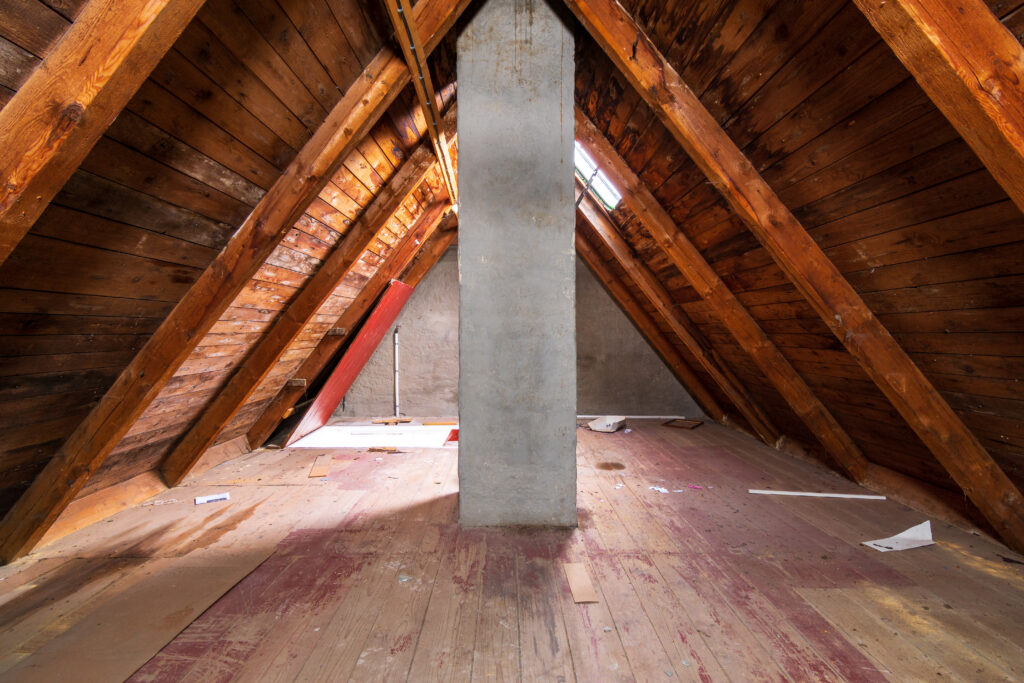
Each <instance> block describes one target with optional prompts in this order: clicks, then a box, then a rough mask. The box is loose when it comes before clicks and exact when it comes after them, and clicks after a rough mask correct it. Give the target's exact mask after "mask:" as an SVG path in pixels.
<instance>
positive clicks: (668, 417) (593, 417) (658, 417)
mask: <svg viewBox="0 0 1024 683" xmlns="http://www.w3.org/2000/svg"><path fill="white" fill-rule="evenodd" d="M605 415H611V413H604V414H602V415H577V416H576V419H577V420H587V419H589V420H596V419H597V418H599V417H604V416H605ZM616 415H622V414H621V413H616ZM622 417H624V418H626V419H628V420H700V419H704V416H703V415H699V416H697V417H686V416H685V415H622Z"/></svg>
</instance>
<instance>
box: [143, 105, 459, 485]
mask: <svg viewBox="0 0 1024 683" xmlns="http://www.w3.org/2000/svg"><path fill="white" fill-rule="evenodd" d="M452 115H453V117H454V112H453V114H452ZM434 168H436V162H435V161H434V159H433V156H432V153H431V150H430V147H429V145H421V146H420V147H418V148H417V149H416V151H415V152H413V154H412V155H411V156H410V157H409V159H408V160H407V161H406V162H405V163H404V164H402V166H401V168H400V169H399V170H398V172H397V173H396V174H395V176H394V177H393V178H392V179H391V182H389V183H388V185H387V186H385V188H384V189H383V190H382V191H381V193H380V194H378V195H377V197H375V198H374V200H373V202H372V203H371V204H370V206H369V207H367V209H366V211H364V212H363V214H362V216H360V217H359V219H358V220H357V221H356V222H355V223H354V224H353V225H352V226H351V228H350V229H349V232H348V233H347V234H346V235H345V237H344V238H343V239H342V240H341V241H340V242H339V243H338V244H337V245H336V246H335V248H334V250H333V251H332V252H331V253H330V255H329V256H328V257H327V259H326V260H325V261H324V262H323V264H321V266H320V267H319V268H318V269H317V271H316V273H314V274H313V277H311V278H310V279H309V281H308V282H306V284H305V285H303V287H302V289H301V291H300V292H299V294H298V295H297V296H296V297H295V299H294V300H293V301H291V302H290V303H289V304H288V307H287V308H286V309H285V310H284V312H283V313H282V314H281V315H280V316H279V317H278V319H277V320H276V321H275V322H274V325H273V326H272V327H271V328H270V329H269V330H268V331H267V333H266V334H264V335H263V336H262V337H261V338H260V340H259V341H258V342H257V343H256V345H255V346H254V347H253V348H252V350H251V351H250V352H249V353H248V354H247V355H246V357H245V360H244V361H243V362H242V363H241V364H240V365H239V366H238V369H237V370H235V372H234V373H233V374H232V375H231V378H230V379H229V380H228V382H227V384H225V385H224V386H223V387H222V388H221V389H220V390H218V392H217V394H216V395H215V396H214V398H213V399H212V400H211V401H210V402H208V403H207V405H206V406H205V407H204V409H203V411H202V412H201V413H200V415H199V417H198V418H197V419H196V420H195V422H193V424H192V426H191V427H190V428H189V430H188V431H187V432H186V433H185V435H184V436H183V437H182V438H181V440H180V441H178V443H177V444H176V445H175V447H174V448H173V449H172V450H171V452H170V453H168V455H167V457H166V458H165V459H164V461H163V463H162V464H161V466H160V472H161V474H162V475H163V478H164V481H165V482H167V485H168V486H177V485H178V484H179V483H180V482H181V480H182V479H184V478H185V475H187V474H188V472H189V471H190V470H191V469H192V466H193V465H194V464H195V463H196V462H197V461H198V460H199V457H200V456H201V455H202V454H203V453H204V452H205V451H206V449H207V448H209V447H210V445H212V444H213V441H214V439H216V438H217V435H218V434H219V433H220V430H221V429H223V427H224V425H226V424H227V423H228V422H229V421H230V420H231V418H232V417H234V415H235V414H236V413H237V412H238V410H239V409H240V408H241V407H242V406H243V405H244V404H245V402H246V400H247V399H248V398H249V397H250V396H251V395H252V393H253V392H254V391H255V390H256V388H257V387H258V386H259V384H260V382H261V381H263V379H264V378H265V377H266V376H267V374H268V373H269V372H270V371H271V370H272V369H273V368H274V366H275V365H276V364H277V361H278V360H279V359H280V358H281V354H283V353H284V352H285V351H286V350H287V348H288V345H289V344H291V343H292V341H293V340H294V339H295V338H296V337H297V336H298V335H299V334H300V333H301V332H302V330H303V329H304V328H305V327H306V325H307V324H308V323H309V321H310V320H312V318H313V316H314V315H316V313H317V311H318V310H319V309H320V307H321V306H322V305H323V304H324V302H325V301H327V299H328V298H329V297H330V296H331V293H332V292H333V291H334V289H335V288H336V287H337V286H338V283H339V282H341V281H342V280H343V279H344V278H345V276H346V275H348V273H349V272H350V271H351V270H352V267H353V266H354V265H355V264H356V263H357V262H358V260H359V257H360V255H361V254H362V253H363V252H364V251H365V250H366V249H367V247H369V246H370V245H371V244H372V243H373V241H374V240H375V239H376V235H377V232H378V231H379V230H380V229H381V228H382V227H384V225H385V224H386V223H387V222H388V221H389V220H391V218H392V217H393V216H394V215H395V212H396V211H398V209H400V208H401V207H402V205H403V204H404V203H405V201H406V199H408V197H409V195H410V194H412V193H413V192H414V191H415V190H416V188H417V187H419V186H420V184H421V183H422V182H423V179H424V178H425V177H426V176H427V174H428V173H429V172H430V171H431V170H432V169H434ZM437 220H438V221H439V220H440V215H438V216H437ZM414 229H415V228H414Z"/></svg>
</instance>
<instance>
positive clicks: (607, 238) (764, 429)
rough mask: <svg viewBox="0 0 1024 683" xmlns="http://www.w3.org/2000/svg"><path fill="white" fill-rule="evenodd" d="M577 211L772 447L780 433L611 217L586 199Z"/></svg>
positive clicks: (692, 353)
mask: <svg viewBox="0 0 1024 683" xmlns="http://www.w3.org/2000/svg"><path fill="white" fill-rule="evenodd" d="M577 212H578V214H579V215H580V216H582V218H583V219H584V220H585V221H586V223H587V225H589V226H590V229H591V230H593V232H594V234H595V235H596V236H597V237H598V239H600V240H601V242H602V243H603V244H604V245H605V247H607V248H608V250H609V251H611V252H612V255H613V256H614V257H615V260H616V261H618V263H619V265H620V266H621V267H622V269H623V270H624V271H625V272H626V275H627V276H629V278H630V279H631V280H632V281H633V283H634V284H636V286H637V288H638V289H639V290H640V291H641V292H643V295H644V296H645V297H646V298H647V300H648V301H650V303H651V305H652V306H653V307H654V309H655V310H656V311H657V312H658V315H660V316H661V319H662V320H664V321H665V323H666V324H667V325H668V326H669V328H671V330H672V333H673V334H675V336H676V338H677V339H679V341H680V342H681V343H682V344H683V346H685V347H686V349H687V350H688V351H689V352H690V354H691V355H692V356H693V358H694V360H696V361H697V362H698V363H699V364H700V366H701V367H702V368H704V371H705V372H707V373H708V375H710V376H711V379H712V380H714V382H715V383H716V384H717V385H718V388H719V389H721V390H722V393H723V394H725V395H726V396H727V397H728V398H729V400H730V401H731V402H732V404H733V405H734V406H735V407H736V410H737V411H739V413H740V415H742V416H743V418H744V419H745V420H746V421H747V422H748V423H749V424H750V426H751V428H752V429H753V430H754V431H755V432H756V433H757V435H758V436H760V437H761V439H762V440H763V441H764V442H765V443H767V444H768V445H770V446H772V447H774V446H775V444H776V443H778V440H779V437H780V436H781V434H780V433H779V430H778V429H777V428H776V427H775V425H774V424H772V421H771V419H770V418H769V417H768V416H767V415H765V414H764V411H763V410H761V408H760V407H759V406H758V405H757V403H756V402H755V401H754V400H753V399H752V398H751V397H750V396H749V395H748V394H747V392H746V390H744V388H743V386H742V384H741V383H740V381H739V380H738V379H737V378H736V376H735V375H734V374H733V373H732V372H731V371H730V370H729V368H728V367H727V366H726V365H725V363H723V362H722V360H721V359H720V358H717V357H716V356H715V354H714V352H713V351H712V349H711V348H710V346H709V345H708V343H707V342H706V341H705V340H704V338H703V335H701V333H700V331H699V330H698V329H697V328H696V326H695V325H694V324H693V322H692V321H691V320H690V319H689V318H688V317H687V316H686V313H685V312H683V311H682V310H681V309H679V308H678V307H677V306H676V305H675V302H673V301H672V297H671V295H670V294H669V293H668V291H667V290H666V289H665V287H664V286H663V285H662V284H661V282H660V281H659V280H658V278H656V277H655V276H654V273H652V272H651V271H650V269H649V268H648V267H647V266H646V265H645V264H644V263H643V262H641V261H640V259H639V258H638V257H637V256H636V254H634V253H633V249H632V247H630V246H629V244H628V243H627V242H626V240H625V239H623V237H622V235H620V234H619V231H618V229H617V228H616V227H615V225H614V223H612V220H611V218H609V217H608V215H607V214H606V213H605V212H604V210H603V209H602V208H600V207H599V206H598V205H597V202H595V201H594V200H593V199H591V198H590V197H589V196H588V197H585V198H584V199H583V201H581V202H580V205H579V207H578V209H577Z"/></svg>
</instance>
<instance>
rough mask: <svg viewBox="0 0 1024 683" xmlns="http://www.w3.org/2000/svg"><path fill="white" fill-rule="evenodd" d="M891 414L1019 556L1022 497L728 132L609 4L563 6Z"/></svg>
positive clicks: (580, 1) (1023, 543)
mask: <svg viewBox="0 0 1024 683" xmlns="http://www.w3.org/2000/svg"><path fill="white" fill-rule="evenodd" d="M566 4H567V5H568V6H569V7H570V8H571V9H572V11H573V12H574V13H575V14H576V16H577V17H578V18H579V19H580V21H581V22H582V23H583V25H584V26H585V27H586V28H587V30H588V31H589V32H590V33H591V35H592V36H593V37H594V38H595V39H596V40H597V42H598V43H599V44H600V45H601V46H602V47H603V48H604V50H605V52H606V53H607V54H608V56H609V57H610V58H611V59H612V61H613V62H614V63H615V64H616V65H617V66H618V67H619V69H620V70H621V71H622V73H623V74H624V75H625V76H626V78H627V79H628V80H629V81H630V82H631V83H632V84H633V86H634V88H636V90H637V92H638V93H639V94H640V96H641V97H643V98H644V100H645V101H646V102H647V103H648V105H650V106H651V107H652V109H653V110H654V111H655V112H656V113H657V114H658V116H659V117H660V118H661V120H662V121H663V122H664V123H665V125H666V126H667V128H668V129H669V131H670V132H671V133H672V134H673V136H674V137H675V138H676V140H677V141H678V142H679V144H680V145H682V146H683V148H684V149H685V150H686V151H687V153H688V154H689V155H690V157H691V158H692V159H693V160H694V162H695V163H696V164H697V165H698V166H699V167H700V169H701V170H702V171H703V172H704V174H705V175H706V176H707V177H708V179H709V180H711V182H712V183H713V184H714V185H715V187H716V188H717V189H718V190H719V192H721V193H722V196H723V197H725V199H726V201H728V203H729V205H730V206H731V207H732V209H733V211H735V212H736V214H737V215H738V216H739V217H740V218H742V219H743V220H744V222H746V224H747V226H748V227H749V228H750V231H751V232H752V233H753V234H754V235H755V236H756V237H757V238H758V240H760V242H761V244H763V245H764V247H765V248H766V249H767V251H768V253H769V254H771V256H772V258H773V259H774V260H775V262H776V263H777V264H778V265H779V267H780V268H781V269H782V271H783V272H784V273H786V275H787V276H788V277H789V279H790V280H791V281H792V282H793V284H794V285H796V287H797V289H798V290H799V291H800V292H801V293H802V294H803V295H804V297H806V299H807V301H808V302H809V303H810V304H811V306H812V307H813V308H814V309H815V311H817V313H818V315H820V316H821V318H822V320H824V321H825V324H827V325H828V326H829V328H830V329H831V330H832V332H833V333H834V334H835V335H836V337H837V338H838V339H839V340H840V341H841V342H842V343H843V344H844V345H845V346H846V348H847V350H849V352H850V354H851V355H853V357H854V358H856V359H857V361H858V362H859V363H860V365H861V367H862V368H864V371H865V372H866V373H867V374H868V376H869V377H871V379H872V380H873V381H874V382H875V383H876V384H877V385H878V387H879V388H880V389H881V390H882V392H883V393H884V394H885V395H886V397H888V399H889V401H890V402H891V403H892V404H893V406H894V407H895V408H896V410H898V411H899V413H900V414H901V415H902V416H903V418H904V419H905V420H906V421H907V424H909V425H910V427H911V428H912V429H913V430H914V431H915V432H916V433H917V435H918V436H919V437H920V438H921V440H922V441H923V442H924V443H925V444H926V445H927V446H928V448H929V449H930V450H931V452H932V453H933V454H934V455H935V457H936V459H938V461H939V462H940V463H942V465H943V466H944V467H945V468H946V471H947V472H948V473H949V474H950V476H951V477H952V478H953V480H954V481H956V482H957V484H958V485H959V486H960V487H961V488H962V489H963V491H964V493H965V494H967V496H968V497H969V498H970V499H971V501H972V502H973V503H974V504H975V505H976V506H977V507H978V509H979V510H981V511H982V513H983V514H984V515H985V517H986V519H988V520H989V522H990V523H991V524H992V526H993V527H994V528H995V529H996V531H997V532H998V533H999V535H1000V536H1001V537H1002V539H1003V540H1004V541H1005V542H1006V543H1007V545H1009V546H1010V547H1012V548H1014V549H1015V550H1019V551H1024V499H1022V497H1021V493H1020V491H1019V490H1018V489H1017V487H1016V486H1015V485H1014V484H1013V482H1011V481H1010V479H1009V478H1008V477H1007V476H1006V473H1005V472H1003V471H1002V469H1000V467H999V465H998V464H996V462H995V460H993V459H992V456H991V455H989V453H988V452H987V451H986V450H985V448H984V447H983V446H982V445H981V443H980V442H979V441H978V439H977V437H975V436H974V434H972V433H971V431H970V430H969V429H967V427H966V426H965V425H964V423H963V421H962V420H961V419H960V417H959V416H958V415H957V414H956V412H954V411H953V409H952V408H950V407H949V404H948V403H947V402H946V401H945V399H943V398H942V396H941V395H940V394H939V392H938V391H936V389H935V387H933V386H932V384H931V382H929V381H928V379H927V378H926V377H925V376H924V374H922V373H921V371H920V370H919V369H918V368H917V366H916V365H914V363H913V361H911V360H910V358H909V357H908V356H907V354H906V353H905V352H904V351H903V349H902V348H901V347H900V345H899V344H898V343H896V340H895V339H893V338H892V335H890V334H889V332H888V330H886V329H885V327H884V326H883V325H882V324H881V323H880V322H879V321H878V318H876V317H875V315H874V313H872V312H871V310H870V309H869V308H868V307H867V305H866V304H865V303H864V301H863V300H862V299H861V298H860V296H859V295H858V294H857V292H856V291H855V290H854V289H853V287H851V286H850V284H849V283H848V282H847V281H846V280H845V279H844V278H843V276H842V274H841V273H840V272H839V270H838V269H837V268H836V267H835V265H834V264H833V263H832V262H831V261H829V259H828V257H827V256H825V253H824V252H823V251H822V250H821V248H820V247H819V246H818V245H817V243H816V242H815V241H814V239H813V238H812V237H811V236H810V235H808V234H807V231H806V230H804V228H803V226H802V225H800V223H799V221H797V220H796V218H795V217H794V216H793V214H792V213H791V212H790V211H789V209H788V208H786V206H785V205H784V204H783V203H782V201H781V200H779V198H778V196H776V194H775V192H774V191H773V190H772V189H771V187H770V186H769V185H768V183H766V182H765V180H764V179H763V178H762V177H761V176H760V174H759V173H758V172H757V170H756V169H755V168H754V166H753V165H752V164H751V163H750V161H749V160H748V159H747V158H746V157H745V156H744V155H743V153H742V152H741V151H740V150H739V148H737V147H736V145H735V144H734V143H733V142H732V140H731V139H730V138H729V136H728V134H726V132H725V131H724V130H722V128H721V126H719V125H718V123H717V122H716V121H715V120H714V118H713V117H712V116H711V114H710V113H709V112H708V111H707V109H705V108H704V105H702V104H701V102H700V100H699V99H697V96H696V95H694V94H693V92H692V91H691V90H690V89H689V88H688V87H687V86H686V84H685V83H684V82H683V81H682V79H681V78H680V76H679V74H678V73H676V71H675V69H673V68H672V66H671V65H670V64H669V63H668V62H667V61H666V60H665V58H664V56H662V54H661V53H660V52H659V51H658V49H657V48H656V47H654V44H653V43H651V41H650V40H649V39H648V38H647V36H646V35H645V34H644V32H643V30H642V29H641V28H640V27H639V26H637V24H636V23H635V22H634V21H633V19H632V17H630V16H629V14H628V13H627V12H626V11H625V10H624V9H623V8H622V6H621V5H619V4H618V3H617V2H616V1H615V0H566Z"/></svg>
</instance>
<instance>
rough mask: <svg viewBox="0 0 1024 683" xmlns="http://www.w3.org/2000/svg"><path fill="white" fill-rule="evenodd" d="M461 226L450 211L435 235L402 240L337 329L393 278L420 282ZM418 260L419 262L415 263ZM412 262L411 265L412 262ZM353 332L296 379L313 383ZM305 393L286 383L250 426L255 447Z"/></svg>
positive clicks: (323, 346) (321, 348) (324, 346)
mask: <svg viewBox="0 0 1024 683" xmlns="http://www.w3.org/2000/svg"><path fill="white" fill-rule="evenodd" d="M457 225H458V223H457V220H456V218H455V214H449V215H448V216H447V218H446V219H444V220H443V221H442V222H441V224H440V225H438V226H437V227H436V228H435V229H434V230H433V236H432V237H431V238H429V239H427V240H424V241H419V240H417V239H414V237H415V236H413V237H410V236H409V235H408V234H407V235H406V238H403V240H402V241H401V242H400V243H399V245H398V246H397V247H396V248H395V250H394V251H393V252H392V253H391V255H390V256H389V257H388V259H387V261H385V262H384V264H383V265H382V266H381V267H380V268H379V269H378V270H377V272H376V273H374V275H373V277H371V278H370V279H369V280H368V281H367V283H366V284H365V285H363V288H362V289H361V290H360V291H359V294H358V295H356V298H355V299H353V300H352V302H351V303H349V305H348V307H347V308H346V309H345V312H344V313H342V314H341V317H339V318H338V321H337V322H336V323H335V324H334V329H339V330H344V331H345V332H350V331H351V330H353V329H355V327H356V325H358V324H359V321H360V320H362V319H363V317H364V316H365V315H366V313H367V312H368V311H369V310H370V308H371V307H372V306H373V303H374V302H375V301H376V300H377V298H378V297H379V296H380V295H381V293H382V292H383V291H384V288H385V287H387V285H388V283H389V282H390V281H391V280H392V279H393V278H396V277H398V276H399V275H402V273H403V272H405V275H404V276H403V277H402V281H403V282H405V283H406V284H407V285H410V286H411V287H415V286H416V285H418V284H419V282H420V280H421V279H422V278H423V276H425V275H426V274H427V272H428V271H429V270H430V269H431V268H432V267H433V266H434V264H435V263H437V261H438V259H440V258H441V255H442V254H444V252H445V250H446V249H447V248H448V247H449V245H451V243H452V241H453V240H454V239H455V233H456V230H455V227H456V226H457ZM413 259H416V262H415V263H412V261H413ZM410 264H411V265H410ZM348 336H350V335H349V334H345V335H337V336H325V337H324V338H323V339H321V340H320V342H319V343H318V344H317V346H316V348H315V349H314V350H313V353H311V354H310V355H309V356H308V357H307V358H306V360H305V361H303V363H302V365H301V366H300V367H299V369H298V370H297V371H296V372H295V374H294V375H293V378H296V379H303V380H306V381H307V383H311V382H312V381H313V380H314V379H316V377H317V376H318V375H319V374H320V373H321V372H322V371H323V369H324V368H326V367H327V365H328V363H330V362H331V359H333V358H334V356H335V354H336V353H337V351H338V349H340V348H341V346H342V345H343V344H344V343H345V340H346V339H347V338H348ZM304 393H305V385H303V386H294V387H293V386H285V387H283V388H282V389H281V390H280V391H279V392H278V393H277V395H276V396H275V397H274V398H273V399H272V400H271V401H270V403H268V404H267V407H266V408H265V409H264V410H263V413H262V414H261V415H260V416H259V418H258V419H257V420H256V421H255V422H254V423H253V425H252V427H250V428H249V432H248V434H247V437H246V438H247V439H248V441H249V444H250V445H251V446H253V447H256V446H259V445H261V444H263V443H264V442H265V441H266V440H267V439H268V438H270V435H271V434H272V433H273V432H274V429H276V428H277V425H278V423H280V422H281V420H282V419H283V418H284V416H285V414H286V413H288V411H289V410H291V408H292V406H294V405H295V402H296V401H298V400H299V397H300V396H302V395H303V394H304Z"/></svg>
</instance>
